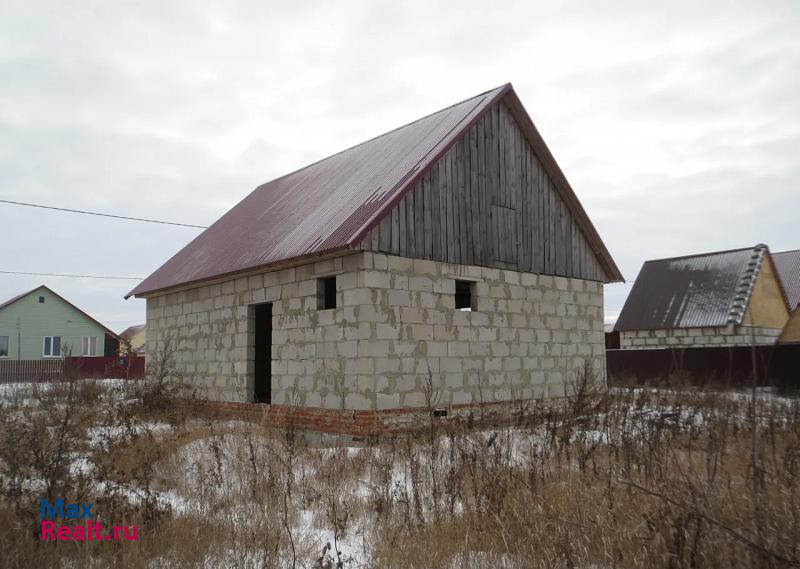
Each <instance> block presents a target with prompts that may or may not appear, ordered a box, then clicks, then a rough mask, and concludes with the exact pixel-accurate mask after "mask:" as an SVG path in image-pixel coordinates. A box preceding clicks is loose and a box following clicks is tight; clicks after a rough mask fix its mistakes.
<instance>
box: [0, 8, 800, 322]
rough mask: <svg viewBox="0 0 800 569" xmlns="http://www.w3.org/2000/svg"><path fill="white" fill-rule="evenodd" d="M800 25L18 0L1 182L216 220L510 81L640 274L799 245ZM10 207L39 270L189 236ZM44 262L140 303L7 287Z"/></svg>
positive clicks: (43, 197) (787, 15) (129, 263)
mask: <svg viewBox="0 0 800 569" xmlns="http://www.w3.org/2000/svg"><path fill="white" fill-rule="evenodd" d="M798 24H800V7H798V5H797V4H796V2H785V3H770V5H766V4H765V3H763V2H743V3H736V4H735V5H733V4H731V3H727V2H725V3H722V2H704V3H697V2H671V3H661V2H652V3H643V2H613V3H608V2H603V3H597V2H567V3H564V2H558V3H553V2H548V3H544V2H537V3H531V2H509V3H502V2H501V3H494V4H491V5H487V4H486V3H485V2H483V3H478V2H442V3H435V4H434V3H430V2H421V1H417V2H408V3H393V4H385V3H384V4H377V3H375V2H369V1H367V0H362V1H342V2H336V3H310V2H295V3H282V4H268V3H264V2H249V1H239V2H229V3H224V4H220V3H216V2H198V1H191V2H190V1H188V0H186V1H183V2H168V3H163V2H155V1H150V2H140V3H136V4H125V5H119V4H115V3H108V2H83V3H80V4H79V5H77V6H75V5H71V6H69V7H67V6H65V5H64V4H63V3H61V2H51V3H46V2H45V3H35V4H34V3H27V2H25V3H23V2H17V3H11V4H9V3H6V5H4V7H3V9H2V17H0V76H1V77H3V81H2V82H0V196H2V197H5V198H7V199H25V200H30V201H40V202H45V203H52V204H55V205H65V206H72V207H80V208H94V209H100V210H107V211H110V212H119V213H123V214H127V215H134V216H142V217H155V218H166V219H175V220H177V221H183V222H188V223H200V224H208V223H211V222H212V221H213V220H214V219H216V218H217V217H218V216H219V215H221V214H222V213H224V212H225V211H226V210H227V209H228V208H229V207H230V206H232V205H233V204H234V203H236V202H237V201H238V200H239V199H241V198H242V197H243V196H245V195H246V194H247V193H248V192H250V191H251V190H252V189H253V188H254V187H255V186H256V185H258V184H260V183H262V182H264V181H267V180H269V179H271V178H274V177H276V176H278V175H281V174H283V173H286V172H288V171H291V170H294V169H296V168H298V167H301V166H303V165H304V164H306V163H308V162H310V161H313V160H316V159H319V158H321V157H323V156H325V155H328V154H331V153H333V152H336V151H338V150H341V149H342V148H345V147H347V146H350V145H352V144H354V143H357V142H360V141H362V140H364V139H366V138H370V137H372V136H375V135H377V134H380V133H381V132H384V131H385V130H388V129H390V128H394V127H396V126H398V125H400V124H403V123H405V122H408V121H409V120H413V119H415V118H417V117H418V116H421V115H423V114H427V113H430V112H432V111H434V110H436V109H438V108H441V107H443V106H446V105H449V104H451V103H453V102H456V101H458V100H460V99H463V98H466V97H468V96H471V95H473V94H475V93H477V92H480V91H483V90H486V89H488V88H491V87H494V86H496V85H499V84H501V83H504V82H506V81H512V82H513V83H514V85H515V88H516V89H517V91H518V93H519V94H520V96H521V98H522V100H523V102H524V103H525V105H526V106H527V108H528V110H529V111H530V113H531V115H532V117H533V118H534V120H535V121H536V123H537V125H538V126H539V128H540V130H541V131H542V133H543V135H544V137H545V139H546V140H547V141H548V144H549V145H550V147H551V149H552V151H553V153H554V155H555V156H556V159H557V160H558V161H559V163H560V164H561V166H562V168H563V169H564V171H565V172H566V174H567V176H568V178H569V179H570V181H571V182H572V184H573V186H574V187H575V189H576V191H577V192H578V194H579V196H580V198H581V199H582V201H583V203H584V205H585V206H586V209H587V210H588V212H589V214H590V215H591V216H592V218H593V220H594V221H595V223H596V225H597V227H598V229H599V231H600V233H601V235H602V236H603V237H604V239H605V240H606V243H607V245H608V246H609V248H610V250H611V252H612V254H613V255H614V256H615V258H616V259H617V261H618V262H619V264H620V265H621V267H622V269H623V272H624V273H625V275H626V277H628V278H629V279H632V278H633V277H635V274H636V272H637V271H638V269H639V267H640V266H641V263H642V261H643V260H645V259H647V258H653V257H659V256H667V255H676V254H682V253H690V252H699V251H705V250H712V249H721V248H728V247H739V246H745V245H751V244H754V243H756V242H760V241H763V242H766V243H768V244H770V245H771V246H772V247H773V248H775V249H781V248H789V247H797V246H798V243H797V240H798V235H797V231H796V213H794V211H795V210H793V209H792V208H791V207H788V204H791V203H793V202H794V203H796V196H797V189H796V188H797V186H796V180H797V179H798V175H800V165H798V162H797V156H798V155H800V121H799V120H798V117H800V98H798V97H797V93H798V91H800V75H798V73H797V69H798V68H800V36H798V35H797V33H796V30H797V28H798ZM0 226H2V227H3V228H4V229H5V234H6V235H7V236H10V237H8V238H7V239H8V240H7V241H6V252H5V254H4V255H3V257H2V259H3V260H2V263H0V265H2V266H1V267H0V268H4V269H19V270H33V271H44V272H70V273H75V272H86V273H99V274H129V273H134V274H137V275H146V274H148V273H149V272H150V271H152V270H153V269H155V268H156V267H157V266H158V265H159V264H160V263H162V262H163V261H164V260H166V258H168V257H169V256H171V255H172V254H173V253H174V252H176V251H177V250H178V249H179V248H180V247H181V246H183V245H184V244H185V243H186V242H187V241H188V240H189V239H191V237H193V235H194V234H195V233H194V232H193V231H192V230H187V229H179V228H163V227H158V226H148V225H137V224H133V223H124V222H113V221H109V220H105V221H104V220H96V219H93V218H80V217H74V216H69V215H66V214H56V213H48V212H43V211H37V210H30V211H28V210H22V209H19V208H13V207H12V206H0ZM40 282H47V283H48V284H52V285H53V287H54V288H55V289H56V290H58V291H59V292H61V293H63V294H64V295H65V296H66V297H67V298H70V299H72V300H74V301H75V302H76V303H78V304H79V305H80V306H82V307H83V308H86V309H87V310H88V311H90V312H91V313H93V314H96V315H98V316H101V317H102V318H106V319H107V320H123V319H128V318H130V319H142V318H143V316H144V313H143V308H142V303H141V302H139V301H137V302H135V303H133V302H131V301H129V302H127V303H125V302H123V301H122V300H121V297H122V295H123V294H124V293H125V292H127V290H128V288H129V287H128V284H129V283H125V282H113V281H110V282H106V281H103V282H102V284H98V283H90V282H84V281H72V280H54V281H52V282H51V281H49V280H47V279H44V280H42V279H25V278H22V277H0V298H5V297H8V296H11V295H12V294H15V293H17V292H19V291H22V290H25V289H26V288H33V286H35V285H37V284H39V283H40ZM627 290H628V287H627V286H616V287H609V290H608V298H607V304H608V309H609V312H610V313H612V312H615V311H618V310H619V308H620V307H621V304H622V302H623V301H624V297H625V294H626V292H627ZM116 327H117V328H119V329H121V328H124V327H125V326H124V324H120V325H118V326H116Z"/></svg>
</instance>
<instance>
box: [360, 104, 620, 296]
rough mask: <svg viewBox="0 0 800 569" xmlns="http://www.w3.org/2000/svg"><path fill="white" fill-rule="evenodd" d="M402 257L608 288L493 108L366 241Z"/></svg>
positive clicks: (521, 143)
mask: <svg viewBox="0 0 800 569" xmlns="http://www.w3.org/2000/svg"><path fill="white" fill-rule="evenodd" d="M362 248H363V249H367V250H372V251H379V252H383V253H389V254H393V255H400V256H404V257H414V258H419V259H432V260H436V261H444V262H448V263H456V264H463V265H480V266H484V267H494V268H503V269H512V270H517V271H523V272H532V273H539V274H548V275H560V276H565V277H574V278H582V279H587V280H594V281H605V280H606V275H605V273H604V272H603V269H602V267H601V265H600V263H599V261H598V259H597V257H596V256H595V254H594V253H593V252H592V249H591V247H590V245H589V243H588V241H587V240H586V238H585V236H584V234H583V232H582V230H581V229H580V227H579V226H578V224H577V223H576V221H575V219H574V217H573V215H572V213H571V212H570V211H569V208H568V206H567V205H566V203H565V202H564V201H563V200H562V199H561V197H560V196H559V194H558V192H557V190H556V188H555V186H554V184H553V182H552V180H551V179H550V177H549V176H548V175H547V173H546V172H545V170H544V168H543V167H542V165H541V164H540V162H539V160H538V159H537V157H536V155H535V154H534V152H533V150H532V149H531V147H530V145H529V144H528V142H527V140H526V139H525V136H524V134H523V133H522V130H521V129H520V128H519V126H518V125H517V123H516V121H515V120H514V117H513V116H512V114H511V112H510V111H509V110H508V108H507V107H506V106H505V105H504V104H503V103H500V104H497V105H495V106H494V107H493V108H492V109H490V110H489V111H488V112H487V114H486V115H484V116H483V117H482V118H481V119H480V120H479V121H478V122H477V123H476V124H475V126H473V127H472V129H470V131H469V132H468V133H467V134H466V135H465V136H464V137H462V138H461V139H460V140H459V141H458V142H457V143H456V144H455V145H454V146H453V147H452V148H451V149H450V150H449V151H448V152H447V153H446V154H445V155H444V156H443V157H442V158H441V160H439V161H438V162H437V163H436V164H434V165H433V167H432V168H431V169H430V171H429V172H428V173H427V174H426V175H425V176H424V177H423V178H422V179H421V180H420V181H419V182H418V183H417V184H416V185H415V186H414V187H413V188H412V189H411V190H410V191H409V192H408V193H407V194H406V195H405V196H404V197H403V199H402V200H401V201H400V202H398V204H397V205H396V206H395V207H394V208H393V209H392V211H391V213H390V214H389V215H387V216H386V217H385V218H384V219H383V220H382V221H381V223H380V224H379V225H378V226H376V227H375V228H374V229H373V230H372V231H370V233H369V234H368V235H367V236H366V237H365V239H364V241H363V242H362Z"/></svg>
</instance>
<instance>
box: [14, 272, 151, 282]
mask: <svg viewBox="0 0 800 569" xmlns="http://www.w3.org/2000/svg"><path fill="white" fill-rule="evenodd" d="M0 274H3V275H31V276H34V277H67V278H71V279H117V280H126V281H141V280H143V277H112V276H109V275H64V274H60V273H26V272H23V271H0Z"/></svg>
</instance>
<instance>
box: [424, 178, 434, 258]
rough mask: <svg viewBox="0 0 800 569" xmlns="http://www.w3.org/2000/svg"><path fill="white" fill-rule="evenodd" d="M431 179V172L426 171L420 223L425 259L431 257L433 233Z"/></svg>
mask: <svg viewBox="0 0 800 569" xmlns="http://www.w3.org/2000/svg"><path fill="white" fill-rule="evenodd" d="M432 180H433V172H432V171H431V172H428V173H427V174H426V175H425V179H424V180H423V184H424V188H425V209H424V211H423V220H422V224H423V226H424V228H425V258H426V259H433V258H434V256H433V233H434V231H435V229H434V223H433V211H434V209H435V208H434V207H433V203H432V202H433V184H432V183H431V181H432Z"/></svg>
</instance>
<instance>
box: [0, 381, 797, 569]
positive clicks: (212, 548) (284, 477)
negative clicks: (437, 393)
mask: <svg viewBox="0 0 800 569" xmlns="http://www.w3.org/2000/svg"><path fill="white" fill-rule="evenodd" d="M0 402H1V404H0V483H2V490H3V491H2V494H0V522H3V521H5V522H8V523H10V525H8V526H7V527H12V528H13V527H16V528H21V529H20V530H19V531H21V532H22V533H20V535H19V538H18V539H16V540H13V541H10V542H8V543H7V544H3V545H2V546H0V554H2V555H3V556H4V559H12V560H14V559H16V560H17V561H18V565H17V566H26V564H29V563H37V564H51V565H53V564H54V563H56V562H57V563H61V564H62V565H63V564H65V563H66V565H67V566H69V565H70V564H73V565H74V566H87V567H88V566H97V567H106V566H123V565H124V566H126V567H153V568H156V567H207V568H212V567H213V568H217V567H220V568H222V567H226V568H227V567H243V568H244V567H247V568H249V567H253V568H255V567H309V568H325V567H354V568H356V567H446V568H450V567H454V568H455V567H470V568H483V567H505V568H511V567H514V568H516V567H536V566H538V567H560V566H563V567H612V566H613V567H640V566H662V565H663V566H668V565H667V562H668V560H669V559H672V558H674V557H675V556H676V555H677V556H678V557H680V558H681V559H683V558H685V559H686V560H689V559H692V558H694V559H695V566H697V567H714V566H721V565H725V566H731V567H737V566H742V567H744V566H750V565H748V563H750V562H752V561H753V560H754V559H756V558H758V559H761V558H762V557H763V556H767V557H769V558H770V559H772V560H773V561H775V560H781V559H783V561H781V562H784V561H785V562H788V563H790V564H789V565H787V566H791V562H793V561H792V557H791V556H792V555H795V556H797V552H796V548H795V549H793V547H794V546H792V545H791V544H792V543H795V544H796V543H797V542H798V541H797V540H796V538H797V537H800V532H799V531H798V529H797V526H796V525H793V523H792V522H791V520H793V519H798V518H796V517H793V516H797V515H798V514H800V510H798V509H799V508H800V502H797V501H793V499H792V496H793V495H794V496H796V495H797V494H796V492H797V487H798V485H797V482H798V481H800V475H798V474H797V467H796V465H795V464H800V445H799V444H798V440H800V439H799V438H798V432H799V431H798V425H800V419H798V418H799V417H800V405H798V400H797V399H794V398H792V397H785V396H779V395H777V394H775V393H774V392H772V391H770V390H759V391H758V392H757V394H756V405H755V413H753V406H752V405H751V403H752V400H751V394H750V393H748V392H725V393H704V392H702V391H690V392H675V391H664V390H652V389H636V390H627V389H624V390H623V389H615V390H611V392H610V393H608V394H606V395H603V396H592V397H590V398H588V399H587V400H586V401H585V402H584V403H582V404H580V405H577V404H574V405H573V404H567V405H566V406H561V407H559V409H560V410H559V411H556V410H554V409H552V408H548V407H547V406H546V405H544V404H543V405H541V406H534V407H533V408H532V409H530V410H529V411H528V412H527V414H526V415H525V416H523V417H517V418H515V420H514V422H513V423H512V424H509V425H504V426H497V425H495V426H492V425H484V426H482V427H481V428H466V427H465V426H463V425H458V424H454V423H438V422H437V421H435V420H433V419H432V420H431V422H430V424H428V425H425V426H423V428H422V430H421V431H420V432H419V433H417V435H416V436H398V437H384V438H382V439H380V440H375V441H370V444H364V443H360V444H359V445H348V444H345V443H343V442H342V441H343V439H332V440H334V441H335V440H339V442H340V443H341V444H334V445H333V446H331V447H329V448H317V447H313V446H311V445H309V444H307V443H306V439H305V438H304V437H303V436H302V434H301V433H294V432H291V431H288V432H287V431H285V430H277V429H271V428H268V427H266V426H264V425H262V424H260V423H258V422H257V421H252V420H250V418H248V417H246V416H238V417H233V416H227V417H219V416H213V415H211V414H208V413H206V412H205V411H204V409H203V408H202V406H198V407H197V408H194V407H192V406H191V405H185V404H184V405H170V404H169V401H166V403H167V404H166V405H165V404H164V403H165V401H161V400H157V401H155V402H154V401H153V396H152V393H149V392H148V391H147V389H146V386H145V387H143V386H142V385H141V384H139V383H129V382H124V381H118V380H100V381H96V382H84V384H82V386H80V387H75V388H74V391H72V392H70V390H69V387H68V386H64V385H54V386H48V385H44V386H42V385H31V384H20V385H12V386H8V385H6V386H0ZM754 430H755V437H754V436H753V433H754ZM754 440H755V441H756V442H755V446H754V442H753V441H754ZM753 449H755V451H754V450H753ZM753 452H755V455H753ZM752 456H755V457H756V459H755V460H756V461H757V462H756V466H757V468H758V471H759V472H761V474H759V484H760V485H761V490H759V492H760V493H759V495H758V496H755V495H753V494H752V492H750V491H749V490H748V489H749V488H751V487H752V484H750V481H751V478H749V474H748V473H750V472H752V471H753V469H752V464H750V462H752V458H751V457H752ZM793 457H794V458H793ZM793 460H796V461H797V463H795V462H792V461H793ZM748 461H750V462H748ZM723 489H724V491H723ZM787 492H788V494H787ZM792 492H795V494H792ZM45 495H48V496H61V495H63V496H64V497H65V498H72V499H75V500H86V501H92V502H94V503H95V504H96V510H97V512H98V513H99V514H100V515H101V516H102V517H103V519H105V520H107V521H108V522H114V523H117V522H121V521H122V520H125V521H126V522H127V523H132V522H136V523H137V524H139V525H140V528H141V539H140V541H139V542H137V543H135V544H133V543H130V544H122V545H120V546H119V548H118V550H117V551H112V550H110V549H109V548H106V549H105V550H100V549H97V548H95V550H88V549H86V548H83V549H77V550H76V549H74V548H61V549H56V548H49V549H41V548H37V547H36V543H35V540H34V541H31V540H30V539H29V538H30V536H29V535H28V533H30V531H28V532H27V533H26V532H25V531H24V528H26V527H29V526H30V524H33V525H34V527H35V523H36V512H37V510H36V505H37V504H38V499H39V498H41V497H42V496H45ZM756 500H758V501H759V504H760V505H759V508H757V509H755V510H754V507H753V504H754V503H755V501H756ZM787 504H788V505H787ZM754 511H757V512H758V523H760V524H763V526H764V527H763V528H762V529H763V532H762V530H758V526H756V528H757V529H756V530H753V529H752V528H753V524H752V522H753V519H754V518H753V516H754V515H755V514H754V513H753V512H754ZM697 520H701V521H700V522H698V521H697ZM709 520H711V521H709ZM676 528H680V529H679V530H676ZM730 528H734V533H731V531H729V530H730ZM676 531H678V532H679V533H685V534H686V535H692V536H694V537H693V538H692V539H683V540H677V538H676V537H675V536H676V535H678V534H676ZM697 532H699V533H697ZM760 536H761V537H760ZM764 536H768V537H764ZM759 539H761V540H762V542H763V543H762V542H759V541H758V540H759ZM676 540H677V541H676ZM793 540H794V541H793ZM721 543H724V544H726V547H725V548H720V547H719V544H721ZM748 544H750V545H748ZM752 544H756V545H757V546H758V547H757V548H756V547H755V546H754V545H752ZM134 552H135V553H134ZM765 552H766V553H765ZM88 559H91V560H92V561H91V563H90V564H89V565H82V563H83V562H84V561H87V560H88ZM698 560H700V561H698ZM787 560H788V561H787ZM87 562H88V561H87ZM662 562H663V563H662ZM75 564H77V565H75ZM4 566H5V565H4ZM8 566H14V565H13V564H10V565H8ZM28 566H30V565H28ZM37 566H38V565H37ZM775 566H781V565H780V564H778V565H775Z"/></svg>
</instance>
